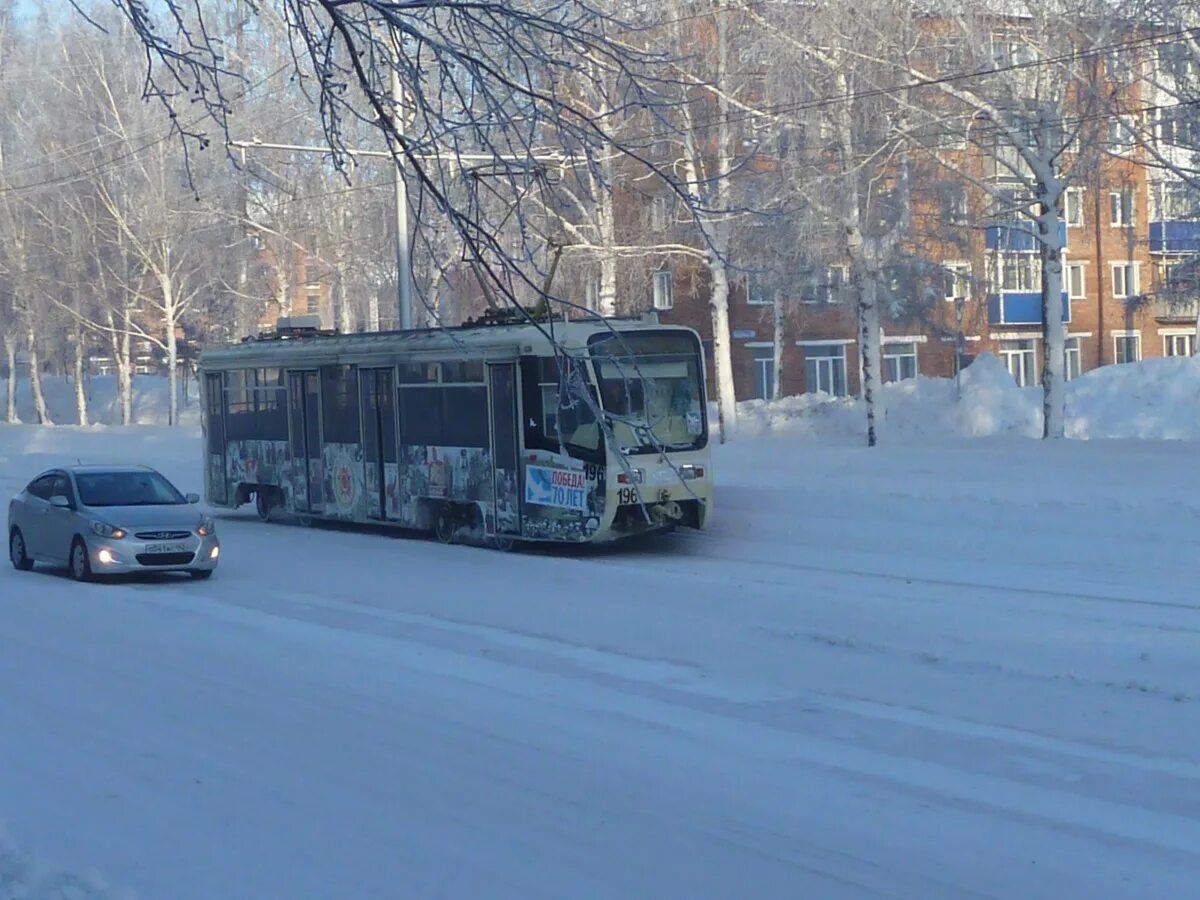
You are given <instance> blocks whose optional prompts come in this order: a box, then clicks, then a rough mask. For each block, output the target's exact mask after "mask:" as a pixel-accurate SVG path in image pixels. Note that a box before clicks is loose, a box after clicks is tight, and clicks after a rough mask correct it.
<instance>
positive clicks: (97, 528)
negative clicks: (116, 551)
mask: <svg viewBox="0 0 1200 900" xmlns="http://www.w3.org/2000/svg"><path fill="white" fill-rule="evenodd" d="M92 531H94V532H95V533H96V534H98V535H100V537H104V538H113V539H114V540H118V541H119V540H120V539H121V538H123V537H125V535H126V534H128V533H129V532H127V531H126V530H125V529H124V528H118V527H117V526H116V525H109V524H108V523H107V522H92Z"/></svg>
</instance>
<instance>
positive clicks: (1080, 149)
mask: <svg viewBox="0 0 1200 900" xmlns="http://www.w3.org/2000/svg"><path fill="white" fill-rule="evenodd" d="M944 23H945V29H944V30H942V31H940V32H939V33H938V34H937V35H936V38H937V44H938V45H939V47H940V49H941V51H942V52H941V53H940V55H939V57H938V58H939V59H940V60H941V61H942V62H944V63H946V64H948V65H949V66H950V67H951V68H952V69H953V70H954V71H958V72H964V71H965V72H975V73H979V74H978V76H977V77H973V78H969V79H964V78H945V77H943V76H944V75H945V74H946V73H945V71H938V70H937V69H936V68H935V67H934V66H933V65H931V62H932V60H931V57H930V55H929V54H928V53H926V54H924V55H922V54H921V53H920V52H919V51H915V52H914V54H913V55H912V57H911V58H910V59H911V64H910V65H909V67H908V74H909V75H910V76H911V77H912V79H913V81H914V82H915V84H916V85H917V86H918V87H914V88H913V89H912V90H911V91H910V92H909V98H910V100H909V104H908V108H909V110H910V112H911V114H912V116H913V118H914V120H915V121H914V128H913V132H912V133H913V134H914V136H919V135H921V133H922V128H923V127H925V128H927V130H926V132H925V133H926V135H929V134H932V135H934V136H935V137H934V140H932V141H928V140H927V141H924V142H923V146H924V148H925V149H926V150H928V151H930V152H931V153H933V154H934V155H935V156H936V157H937V158H938V159H939V161H941V162H942V163H943V164H945V165H946V166H947V167H949V168H951V169H953V170H954V171H955V172H956V173H957V174H958V175H959V176H960V177H963V178H964V179H967V180H969V181H971V182H973V183H974V184H975V186H976V187H977V188H978V189H979V190H980V191H982V192H983V193H984V194H985V195H986V196H988V197H989V198H990V199H991V207H992V210H993V215H994V217H995V219H996V220H997V221H998V222H1001V223H1004V228H1003V229H1002V233H1003V234H1005V235H1009V236H1014V235H1015V236H1021V235H1028V236H1029V237H1030V238H1031V239H1032V240H1033V241H1034V243H1035V245H1036V248H1037V263H1038V265H1037V269H1036V272H1033V273H1030V272H1029V271H1028V269H1027V268H1022V269H1021V270H1020V272H1015V271H1014V272H1013V273H1010V272H1009V271H1008V270H1006V269H1005V268H1004V267H1005V266H1008V265H1009V264H1010V261H1009V260H1007V259H1006V258H1005V257H1004V256H1003V255H1002V254H1001V256H1000V258H999V260H998V262H997V264H996V266H995V267H994V271H993V272H992V280H993V282H995V284H994V286H995V287H997V289H999V287H1000V286H1003V285H1004V284H1005V283H1006V279H1009V278H1010V277H1014V278H1018V279H1020V280H1021V281H1022V283H1024V281H1032V280H1036V281H1037V283H1038V284H1037V290H1038V291H1039V292H1040V294H1041V299H1042V302H1041V306H1042V315H1041V319H1042V336H1043V343H1044V347H1045V353H1044V359H1043V366H1042V388H1043V423H1044V425H1043V435H1044V437H1047V438H1061V437H1063V436H1064V433H1065V427H1066V425H1065V415H1066V413H1065V409H1066V373H1065V370H1064V367H1065V353H1066V326H1065V322H1064V308H1063V303H1064V300H1063V297H1064V292H1063V260H1062V254H1063V249H1064V246H1065V234H1064V231H1065V226H1064V219H1063V203H1064V198H1065V195H1066V190H1067V188H1068V186H1069V185H1070V184H1071V181H1072V179H1074V178H1077V177H1081V176H1082V175H1083V174H1085V173H1088V172H1090V171H1092V170H1093V169H1094V167H1095V166H1096V164H1097V158H1098V153H1099V150H1098V148H1100V147H1102V142H1101V141H1100V140H1098V134H1099V131H1100V123H1101V122H1103V121H1105V116H1106V112H1107V110H1108V108H1109V107H1108V105H1107V102H1106V101H1107V98H1105V97H1104V96H1103V94H1102V92H1100V91H1098V90H1097V81H1096V77H1095V66H1096V61H1097V53H1096V48H1097V47H1102V46H1104V45H1105V44H1106V42H1107V41H1108V39H1109V35H1110V34H1111V33H1112V29H1113V21H1112V18H1111V16H1110V15H1106V14H1105V11H1104V10H1103V9H1101V8H1099V7H1097V6H1095V5H1092V4H1090V3H1086V2H1085V3H1081V4H1078V5H1063V4H1054V5H1052V6H1046V5H1042V4H1038V3H1028V4H1018V5H1017V7H1013V8H1010V9H1009V10H1006V11H1005V13H1004V14H1000V13H998V12H996V11H993V10H992V9H991V8H989V7H987V6H986V5H980V7H978V8H974V9H972V8H967V9H966V11H959V12H958V13H956V14H953V15H949V16H947V17H946V18H945V20H944ZM948 120H949V121H962V120H965V121H967V122H968V123H969V124H968V125H967V127H966V128H965V129H963V130H962V132H961V134H962V135H963V136H964V137H965V138H966V139H967V140H968V141H969V142H970V144H971V145H972V146H973V147H974V148H975V150H976V155H975V156H971V155H969V154H966V155H964V154H961V153H960V154H957V155H956V154H954V153H953V152H945V149H944V148H945V147H946V146H947V143H950V144H953V143H955V142H954V141H950V142H946V141H939V139H938V136H939V133H940V134H941V135H944V134H945V133H946V132H945V128H944V124H945V122H946V121H948ZM931 123H934V124H935V126H936V127H933V128H928V126H929V125H930V124H931ZM980 155H982V156H983V158H984V159H985V160H986V167H985V170H984V171H983V172H982V173H980V172H979V170H978V169H977V168H975V167H974V166H975V163H974V160H977V159H978V158H979V156H980ZM1021 223H1025V224H1024V225H1022V224H1021ZM1034 276H1036V279H1035V278H1034Z"/></svg>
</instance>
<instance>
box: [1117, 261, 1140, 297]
mask: <svg viewBox="0 0 1200 900" xmlns="http://www.w3.org/2000/svg"><path fill="white" fill-rule="evenodd" d="M1112 285H1113V296H1114V297H1116V298H1118V299H1124V298H1126V297H1136V296H1137V294H1138V264H1137V263H1135V262H1119V263H1113V264H1112Z"/></svg>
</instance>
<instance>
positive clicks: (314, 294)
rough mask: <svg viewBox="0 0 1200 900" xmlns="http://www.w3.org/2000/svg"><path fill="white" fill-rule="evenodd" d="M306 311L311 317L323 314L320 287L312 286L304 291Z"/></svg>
mask: <svg viewBox="0 0 1200 900" xmlns="http://www.w3.org/2000/svg"><path fill="white" fill-rule="evenodd" d="M304 311H305V312H306V313H307V314H308V315H310V316H317V315H320V314H321V288H320V285H316V284H310V285H309V286H308V287H307V288H305V290H304Z"/></svg>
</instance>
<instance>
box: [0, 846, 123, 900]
mask: <svg viewBox="0 0 1200 900" xmlns="http://www.w3.org/2000/svg"><path fill="white" fill-rule="evenodd" d="M132 897H133V895H132V894H130V893H128V892H126V891H117V890H114V889H113V888H111V887H109V886H108V885H107V884H105V883H104V881H103V880H102V879H101V878H100V877H99V876H98V875H96V874H94V873H87V874H84V875H79V874H77V873H73V872H67V871H64V870H62V869H56V868H53V867H51V866H48V865H46V864H44V863H41V862H38V861H35V860H32V859H30V858H29V857H28V856H26V855H24V854H23V853H21V852H20V851H19V850H18V849H17V847H16V845H15V844H13V842H12V840H11V839H10V838H9V836H8V835H7V833H5V831H4V830H3V829H2V828H0V900H131V898H132Z"/></svg>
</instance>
